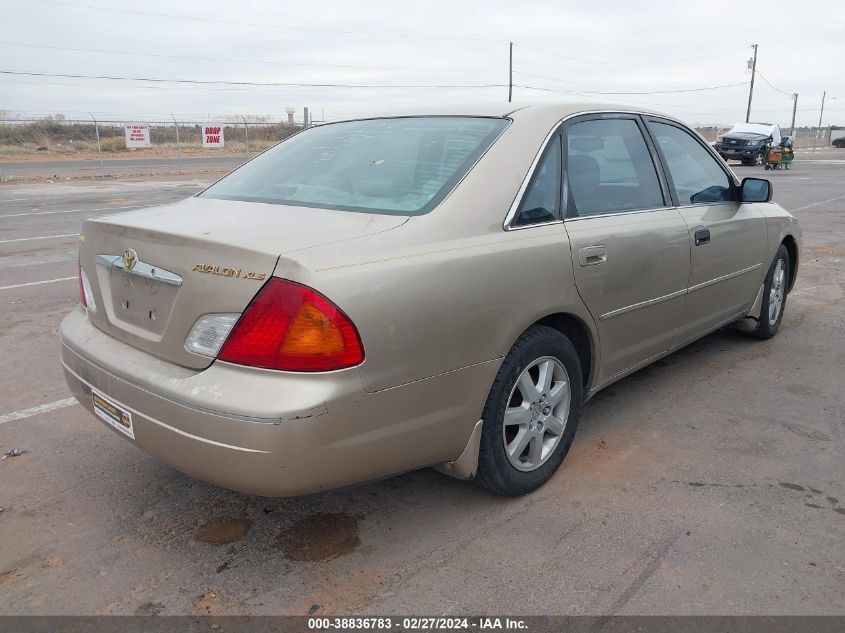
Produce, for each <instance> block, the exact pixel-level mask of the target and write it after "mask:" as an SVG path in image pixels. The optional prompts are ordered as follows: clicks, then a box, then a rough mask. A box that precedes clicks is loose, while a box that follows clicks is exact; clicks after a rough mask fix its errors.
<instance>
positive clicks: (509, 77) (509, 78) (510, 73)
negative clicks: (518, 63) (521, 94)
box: [508, 42, 513, 103]
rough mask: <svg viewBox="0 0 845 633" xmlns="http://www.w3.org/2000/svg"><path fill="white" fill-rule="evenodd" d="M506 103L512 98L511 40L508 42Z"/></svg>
mask: <svg viewBox="0 0 845 633" xmlns="http://www.w3.org/2000/svg"><path fill="white" fill-rule="evenodd" d="M508 44H509V46H508V103H510V102H511V100H512V99H513V42H508Z"/></svg>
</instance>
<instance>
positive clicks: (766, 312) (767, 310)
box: [751, 244, 790, 339]
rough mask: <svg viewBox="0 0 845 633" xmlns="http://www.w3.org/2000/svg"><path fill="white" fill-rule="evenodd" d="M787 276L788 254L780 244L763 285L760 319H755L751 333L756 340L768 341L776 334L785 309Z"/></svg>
mask: <svg viewBox="0 0 845 633" xmlns="http://www.w3.org/2000/svg"><path fill="white" fill-rule="evenodd" d="M789 274H790V272H789V252H788V251H787V250H786V246H784V245H783V244H781V245H780V248H778V250H777V253H775V258H774V260H772V263H771V265H770V266H769V272H768V273H766V280H765V282H764V283H763V302H762V303H761V304H760V317H759V318H758V319H757V325H756V327H755V328H754V329H753V330H752V331H751V333H752V334H753V335H754V336H756V337H757V338H760V339H769V338H772V337H773V336H774V335H775V334H777V333H778V328H779V327H780V322H781V321H782V320H783V312H784V310H785V309H786V297H787V288H788V286H789Z"/></svg>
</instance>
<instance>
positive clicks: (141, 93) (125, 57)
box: [0, 0, 845, 125]
mask: <svg viewBox="0 0 845 633" xmlns="http://www.w3.org/2000/svg"><path fill="white" fill-rule="evenodd" d="M0 15H2V22H0V24H2V27H0V70H3V71H17V72H33V73H50V74H59V75H99V76H103V75H108V76H114V77H134V78H140V77H144V78H158V79H182V80H191V81H221V80H222V81H227V82H235V81H237V82H254V83H262V84H264V83H270V84H297V83H298V84H348V86H340V87H339V86H331V87H304V86H279V85H276V86H250V85H226V84H207V83H199V84H196V83H192V84H185V83H181V84H180V83H160V82H157V83H153V82H138V81H125V80H119V81H117V80H106V79H89V78H78V77H77V78H70V77H46V76H41V77H32V76H26V75H8V74H0V110H7V111H13V112H16V113H23V114H28V115H41V114H48V113H56V112H62V113H66V114H67V115H68V116H78V117H81V116H87V113H88V112H89V111H90V112H94V113H96V114H97V115H98V117H100V118H115V119H117V120H125V119H129V118H130V117H131V118H136V119H141V118H148V119H149V118H163V117H169V115H170V113H174V114H176V116H177V117H180V118H182V119H190V118H195V119H199V118H200V117H202V118H205V117H208V116H210V117H211V118H212V119H213V118H215V117H218V116H221V115H232V114H261V115H271V116H276V117H279V116H284V110H285V108H286V107H296V108H297V110H298V111H301V108H302V107H303V106H309V107H310V108H311V110H312V112H313V113H314V118H316V119H319V118H320V117H321V116H323V115H325V118H326V119H336V118H341V117H347V116H357V115H358V114H366V113H372V112H382V111H389V110H390V109H391V108H407V107H408V106H409V105H413V104H415V103H419V102H421V101H422V102H425V103H456V102H478V101H490V100H497V101H504V100H506V99H507V80H508V41H510V40H512V41H513V42H514V43H515V46H514V62H513V66H514V84H516V86H517V87H515V88H514V101H515V102H529V101H563V100H579V101H584V100H601V101H608V100H618V101H619V102H621V103H632V104H638V105H648V106H650V107H652V108H654V109H657V110H661V111H664V112H666V113H669V114H671V115H674V116H677V117H679V118H681V119H683V120H686V121H687V122H690V123H694V124H706V123H718V124H731V123H733V122H736V121H740V120H744V119H745V108H746V103H747V99H748V86H747V85H738V86H732V87H726V88H719V89H715V90H704V91H698V92H676V93H668V92H667V91H673V90H674V91H679V90H688V89H694V88H695V89H697V88H709V87H713V86H724V85H731V84H747V82H748V81H749V79H750V78H751V74H750V72H748V70H747V68H746V63H747V60H748V58H749V57H750V56H751V53H752V51H751V46H750V45H751V44H754V43H757V44H759V46H760V48H759V54H758V70H759V71H760V73H758V75H757V81H756V85H755V90H754V103H753V106H752V120H757V121H771V122H779V123H781V124H784V125H788V124H789V122H790V118H791V113H792V97H791V94H792V93H793V92H797V93H799V98H798V116H797V123H798V125H815V124H817V123H818V118H819V106H820V102H821V97H822V91H823V90H827V95H828V100H827V103H826V106H825V115H824V124H825V125H828V124H840V125H845V72H843V68H845V0H801V1H798V0H791V1H781V0H768V1H767V2H757V1H753V0H733V1H731V2H725V1H722V0H712V1H709V2H703V1H699V2H689V1H685V0H676V1H667V0H655V1H650V2H637V1H634V0H593V1H578V2H567V1H563V0H558V1H553V0H546V1H541V0H508V1H502V0H486V1H484V2H461V1H459V0H451V1H449V2H438V1H436V0H431V1H430V2H417V1H413V2H411V1H404V2H402V1H397V0H390V1H387V0H385V1H381V0H376V1H370V2H342V1H336V0H319V1H312V2H305V1H301V0H300V1H290V2H279V1H276V2H270V1H248V0H241V1H240V2H232V1H231V0H225V1H220V0H203V1H198V0H196V1H195V0H182V1H181V2H173V1H172V0H170V1H165V0H147V1H144V2H138V1H137V0H135V1H132V2H130V1H124V0H114V1H112V2H107V1H105V0H0ZM764 78H765V79H766V80H768V82H770V83H771V84H772V85H773V86H774V87H775V88H777V89H778V90H781V91H783V93H787V94H783V93H782V92H778V90H775V89H774V88H772V87H771V86H769V85H767V83H766V81H765V80H764ZM354 86H370V87H354ZM372 86H405V87H394V88H383V87H372ZM409 86H438V87H424V88H415V87H409ZM444 86H450V87H444ZM451 86H490V87H462V88H458V87H451ZM526 86H530V87H534V88H543V89H545V90H537V89H529V88H527V87H526ZM660 91H662V92H664V94H629V95H622V94H610V95H598V94H596V93H598V92H611V93H624V92H629V93H648V92H660ZM575 93H580V94H575ZM298 116H301V115H298Z"/></svg>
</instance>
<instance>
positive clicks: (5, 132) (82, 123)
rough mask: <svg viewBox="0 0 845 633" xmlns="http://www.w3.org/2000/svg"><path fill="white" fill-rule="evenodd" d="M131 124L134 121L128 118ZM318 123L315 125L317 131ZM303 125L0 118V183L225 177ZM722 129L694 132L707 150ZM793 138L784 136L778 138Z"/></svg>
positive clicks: (816, 136) (803, 133) (813, 141)
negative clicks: (140, 136)
mask: <svg viewBox="0 0 845 633" xmlns="http://www.w3.org/2000/svg"><path fill="white" fill-rule="evenodd" d="M130 116H132V115H130ZM322 122H323V121H318V122H313V123H315V124H319V123H322ZM129 123H131V124H134V125H137V124H141V125H143V126H146V127H147V130H148V135H149V143H150V146H149V147H144V148H127V146H126V134H125V127H124V126H125V125H126V124H129ZM207 126H213V127H220V128H221V132H222V137H223V143H222V147H214V148H210V147H204V146H203V131H204V128H205V127H207ZM302 127H303V120H302V119H300V120H298V121H291V118H290V117H288V118H284V117H275V118H274V117H270V116H258V115H244V116H231V115H228V116H219V117H214V116H208V117H205V118H203V119H202V120H201V119H199V118H197V119H196V120H185V119H184V118H182V117H179V116H178V115H176V116H175V117H171V119H170V120H167V119H163V118H161V117H160V116H159V117H147V118H144V117H138V116H132V118H131V119H125V120H118V119H117V118H115V117H111V118H105V117H104V118H103V119H95V118H94V117H93V116H92V117H91V118H89V119H82V118H79V119H71V118H65V117H64V116H63V115H49V116H40V117H36V116H21V115H17V116H15V117H14V118H12V117H11V115H8V114H7V115H6V116H5V117H3V116H0V180H11V179H16V178H41V177H43V178H67V177H77V176H130V175H151V174H188V175H190V174H201V173H224V172H226V171H229V170H231V169H234V168H235V167H237V166H238V165H240V164H241V163H243V162H244V161H245V160H247V159H248V158H251V157H252V156H254V155H255V154H257V153H259V152H262V151H264V150H265V149H267V148H269V147H271V146H272V145H274V144H276V143H278V142H279V141H281V140H283V139H285V138H287V137H288V136H290V135H292V134H294V133H296V132H297V131H299V130H301V129H302ZM727 130H728V128H724V127H699V128H698V131H699V133H701V134H702V136H703V137H704V138H705V139H707V140H708V141H709V142H713V141H715V140H716V138H717V137H718V136H719V135H720V134H723V133H725V132H726V131H727ZM790 132H791V130H788V129H787V128H784V133H787V134H788V133H790ZM842 136H845V129H842V128H831V127H823V128H813V127H802V128H798V129H796V130H795V145H794V146H795V148H796V149H800V150H807V149H810V148H813V147H815V148H816V149H822V150H823V149H824V148H826V147H828V146H830V144H831V142H832V141H833V140H835V139H837V138H839V137H842Z"/></svg>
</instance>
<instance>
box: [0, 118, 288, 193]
mask: <svg viewBox="0 0 845 633" xmlns="http://www.w3.org/2000/svg"><path fill="white" fill-rule="evenodd" d="M128 124H132V125H141V126H144V127H146V129H147V130H148V132H147V134H148V138H149V147H142V148H133V147H129V148H127V141H126V138H127V137H126V132H125V125H128ZM208 127H212V128H220V135H221V136H222V146H220V147H213V148H211V147H204V146H203V131H204V130H205V129H206V128H208ZM302 127H303V124H302V123H301V122H299V123H297V122H293V123H290V122H288V121H287V120H285V121H276V120H271V119H270V118H269V117H256V116H252V117H249V116H243V117H220V118H217V119H210V120H182V119H179V118H174V119H172V120H169V121H168V120H161V119H149V118H140V117H133V118H132V119H131V120H125V121H123V120H115V119H104V120H98V119H95V118H93V117H92V118H90V119H87V120H86V119H68V118H65V117H63V116H61V115H53V116H46V117H41V118H37V119H33V118H8V117H6V118H2V119H0V178H3V179H11V178H21V177H24V178H25V177H38V176H40V175H42V173H43V174H44V175H45V176H48V177H49V176H53V175H55V176H57V177H59V176H65V175H67V174H70V175H72V176H78V175H100V176H109V175H131V174H138V175H143V174H151V173H153V174H155V173H173V174H176V173H197V172H203V171H227V170H229V169H232V168H233V167H235V166H237V165H238V164H240V163H242V162H243V161H245V160H247V159H248V158H251V157H252V156H254V155H256V154H258V153H260V152H262V151H264V150H265V149H267V148H269V147H272V146H273V145H275V144H276V143H278V142H279V141H281V140H284V139H285V138H287V137H289V136H291V135H292V134H295V133H296V132H298V131H299V130H301V129H302ZM50 172H55V174H52V173H50Z"/></svg>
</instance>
